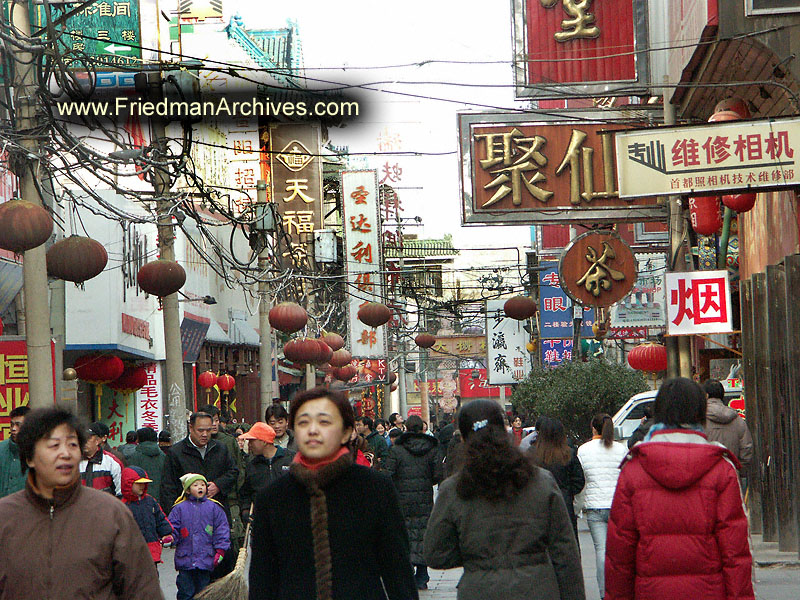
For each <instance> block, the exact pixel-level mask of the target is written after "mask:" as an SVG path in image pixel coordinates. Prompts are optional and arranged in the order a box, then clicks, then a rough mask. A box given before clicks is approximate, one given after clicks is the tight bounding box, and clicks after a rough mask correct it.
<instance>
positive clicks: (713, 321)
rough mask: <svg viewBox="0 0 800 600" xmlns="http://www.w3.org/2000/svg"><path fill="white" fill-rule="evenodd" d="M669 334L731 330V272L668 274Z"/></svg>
mask: <svg viewBox="0 0 800 600" xmlns="http://www.w3.org/2000/svg"><path fill="white" fill-rule="evenodd" d="M666 287H667V289H666V295H667V334H668V335H692V334H698V333H703V334H705V333H731V332H732V331H733V318H732V310H731V289H730V283H729V282H728V272H727V271H690V272H686V273H667V275H666Z"/></svg>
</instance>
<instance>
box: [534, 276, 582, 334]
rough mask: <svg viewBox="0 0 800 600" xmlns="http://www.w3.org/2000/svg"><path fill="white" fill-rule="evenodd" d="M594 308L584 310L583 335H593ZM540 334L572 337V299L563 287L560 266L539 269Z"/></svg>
mask: <svg viewBox="0 0 800 600" xmlns="http://www.w3.org/2000/svg"><path fill="white" fill-rule="evenodd" d="M594 313H595V311H594V309H593V308H592V309H589V310H584V311H583V326H582V327H581V337H592V336H593V335H594V333H592V325H593V324H594V319H595V314H594ZM539 336H540V337H541V338H542V339H545V338H549V339H555V338H567V337H568V338H570V339H572V300H571V299H570V298H569V296H567V294H565V293H564V290H563V289H562V288H561V278H560V277H559V275H558V266H557V265H556V264H553V266H552V267H547V268H545V269H543V270H541V271H539Z"/></svg>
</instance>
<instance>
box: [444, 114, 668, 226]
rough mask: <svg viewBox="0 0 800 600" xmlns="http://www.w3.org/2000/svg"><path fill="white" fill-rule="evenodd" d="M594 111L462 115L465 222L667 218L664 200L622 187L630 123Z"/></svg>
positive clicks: (462, 184)
mask: <svg viewBox="0 0 800 600" xmlns="http://www.w3.org/2000/svg"><path fill="white" fill-rule="evenodd" d="M591 114H592V113H590V114H589V115H587V117H586V118H587V121H580V122H574V121H573V122H558V121H555V120H553V119H554V117H550V118H548V117H547V115H535V116H532V115H529V114H515V113H489V114H460V115H459V116H458V118H459V137H460V149H461V150H460V152H461V195H462V223H463V224H464V225H473V224H479V223H489V224H494V225H513V224H524V225H530V224H542V223H573V224H574V223H575V222H576V221H577V222H584V223H587V222H591V223H592V224H595V223H608V222H627V221H653V220H657V221H664V220H665V219H666V212H665V209H664V207H663V206H659V205H658V199H657V198H634V199H630V198H628V199H621V198H620V197H619V193H618V192H617V183H616V176H615V172H614V139H613V132H614V131H615V130H618V129H622V128H625V129H627V128H629V127H630V123H627V124H626V123H620V122H613V121H608V120H604V121H597V122H588V119H590V118H592V116H590V115H591ZM598 116H600V117H601V118H602V117H603V116H606V117H607V115H598Z"/></svg>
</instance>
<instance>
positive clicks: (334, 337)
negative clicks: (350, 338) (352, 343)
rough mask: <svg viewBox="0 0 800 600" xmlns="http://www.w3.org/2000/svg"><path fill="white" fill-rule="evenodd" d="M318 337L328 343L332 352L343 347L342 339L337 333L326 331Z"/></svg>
mask: <svg viewBox="0 0 800 600" xmlns="http://www.w3.org/2000/svg"><path fill="white" fill-rule="evenodd" d="M320 339H321V340H322V341H323V342H325V343H326V344H328V346H330V349H331V350H333V351H334V352H336V351H337V350H340V349H341V348H344V339H343V338H342V336H340V335H339V334H338V333H326V334H325V335H323V336H322V337H321V338H320Z"/></svg>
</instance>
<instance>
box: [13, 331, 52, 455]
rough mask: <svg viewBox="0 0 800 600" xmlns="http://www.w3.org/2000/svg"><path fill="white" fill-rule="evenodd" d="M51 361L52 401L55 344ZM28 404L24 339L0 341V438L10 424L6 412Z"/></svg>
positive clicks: (26, 347) (26, 346)
mask: <svg viewBox="0 0 800 600" xmlns="http://www.w3.org/2000/svg"><path fill="white" fill-rule="evenodd" d="M50 352H51V356H52V357H53V358H52V361H53V401H55V346H54V344H53V343H52V342H51V344H50ZM27 404H28V345H27V344H26V343H25V340H2V341H0V439H3V440H4V439H6V436H7V435H8V433H9V431H10V430H11V424H10V419H9V416H8V414H9V413H10V412H11V411H12V410H14V409H15V408H17V407H18V406H25V405H27Z"/></svg>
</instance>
